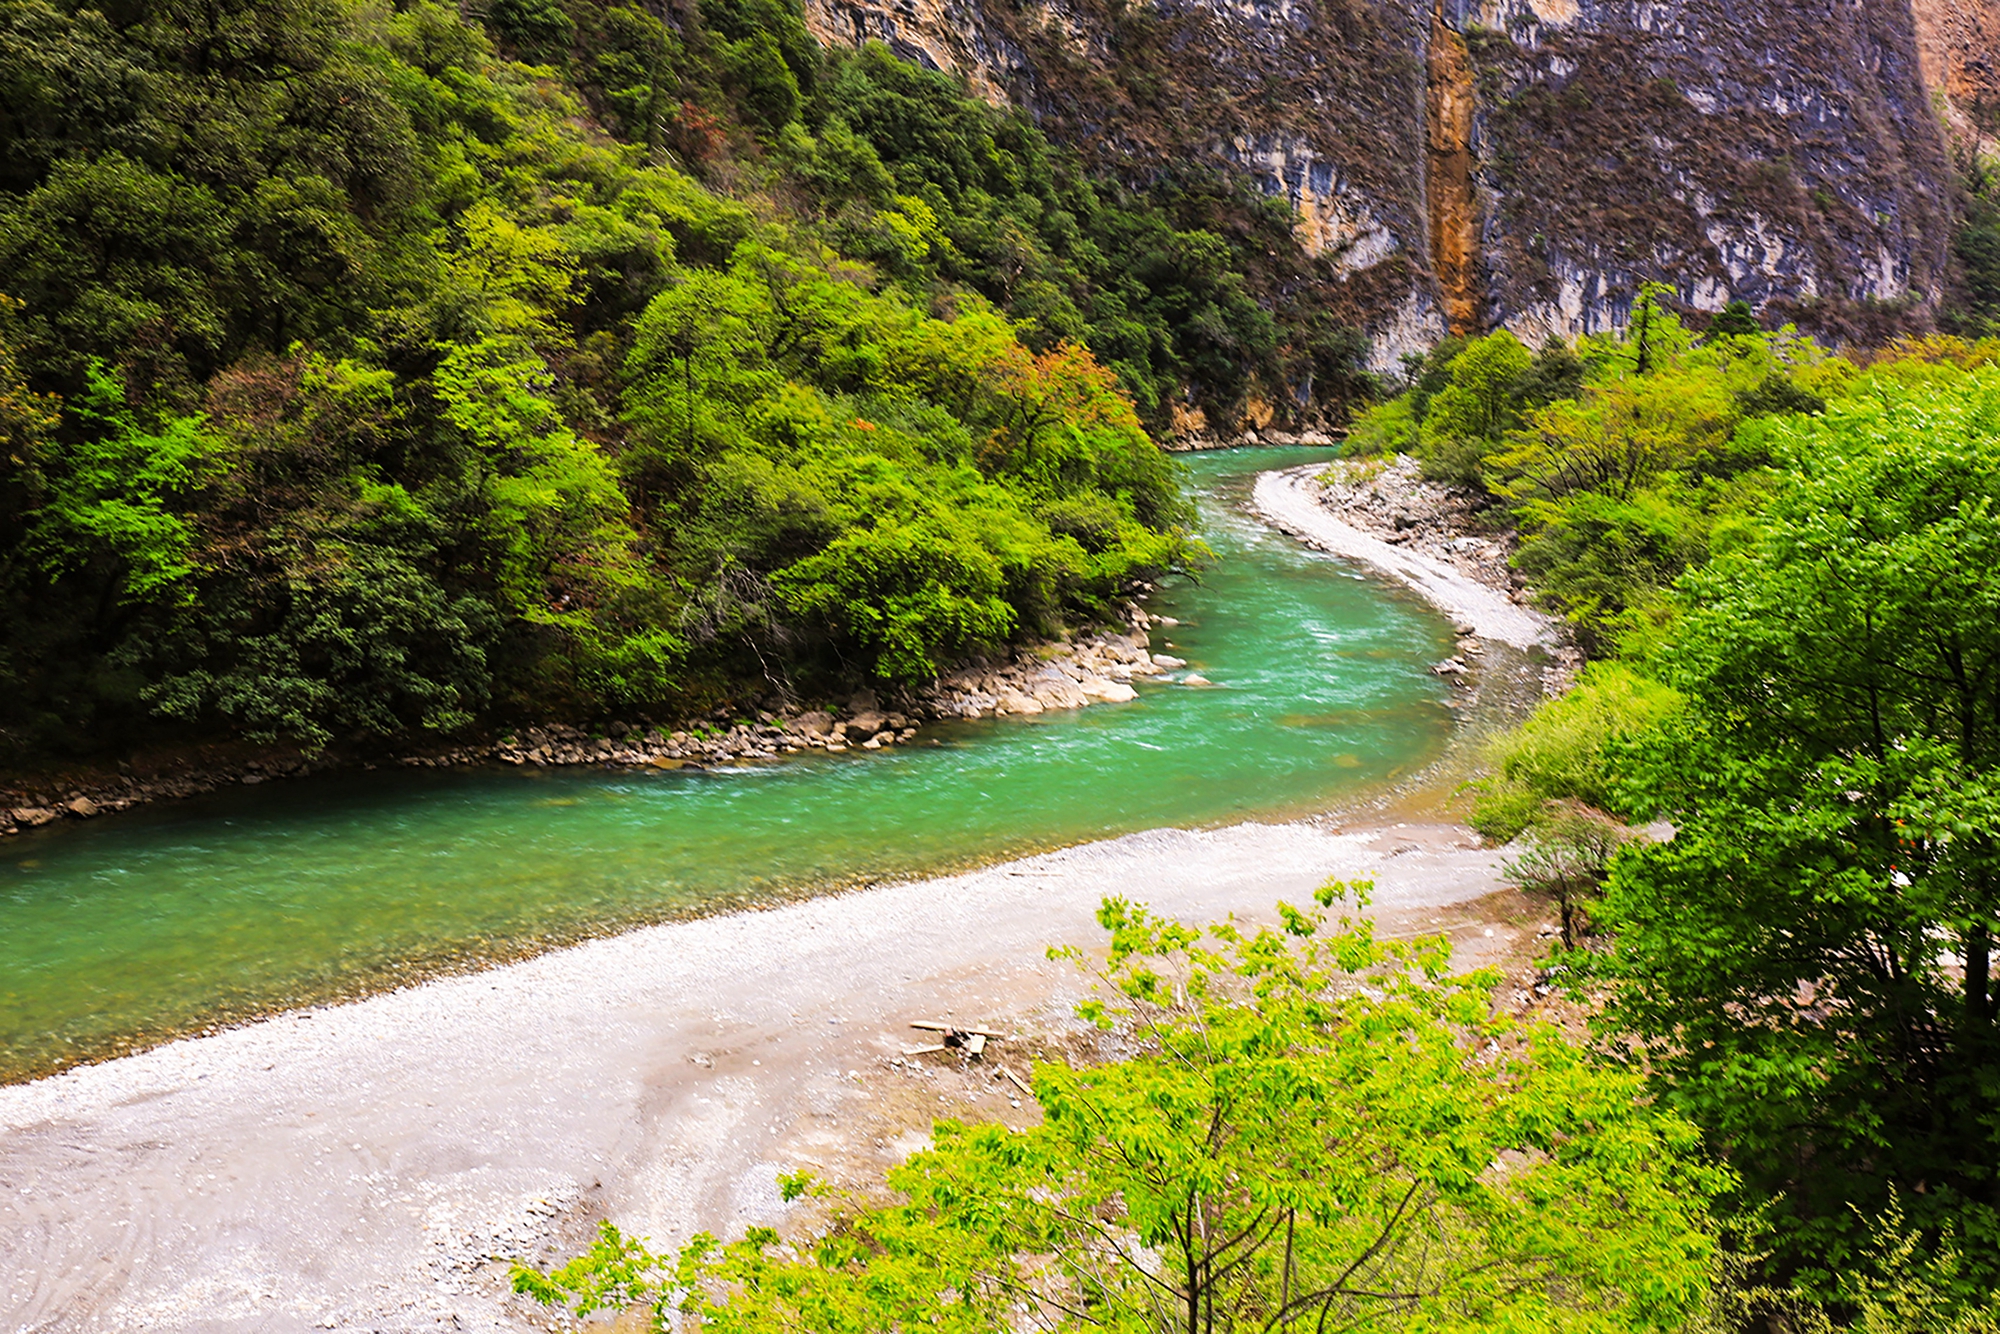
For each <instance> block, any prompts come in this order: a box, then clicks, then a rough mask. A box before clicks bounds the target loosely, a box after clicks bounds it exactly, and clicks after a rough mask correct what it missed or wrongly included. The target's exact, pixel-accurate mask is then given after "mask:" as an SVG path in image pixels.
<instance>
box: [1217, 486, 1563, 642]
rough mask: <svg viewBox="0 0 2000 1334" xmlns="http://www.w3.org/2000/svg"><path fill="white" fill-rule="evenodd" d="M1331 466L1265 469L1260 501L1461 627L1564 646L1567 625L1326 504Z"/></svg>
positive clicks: (1265, 514)
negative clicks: (1324, 481)
mask: <svg viewBox="0 0 2000 1334" xmlns="http://www.w3.org/2000/svg"><path fill="white" fill-rule="evenodd" d="M1329 466H1333V465H1327V464H1316V463H1315V464H1307V465H1305V466H1303V467H1298V468H1284V469H1278V470H1274V471H1271V472H1264V473H1259V474H1258V475H1257V484H1256V487H1255V489H1254V491H1253V492H1252V505H1253V508H1254V509H1255V511H1256V513H1257V514H1258V516H1259V517H1261V518H1263V519H1264V520H1265V521H1266V522H1268V523H1269V524H1271V525H1272V526H1273V527H1274V528H1277V529H1278V530H1279V531H1281V532H1284V533H1288V534H1290V535H1291V536H1292V537H1294V538H1296V539H1298V540H1299V541H1300V542H1303V543H1305V544H1306V545H1307V546H1309V547H1312V548H1314V549H1315V550H1318V551H1325V552H1328V553H1330V554H1332V555H1336V556H1344V557H1346V558H1347V559H1349V560H1354V561H1358V562H1360V563H1362V564H1364V565H1367V566H1369V567H1370V568H1372V569H1375V570H1378V571H1380V572H1382V573H1383V574H1386V575H1388V576H1390V577H1391V578H1392V579H1395V580H1396V581H1397V582H1398V583H1401V584H1403V585H1405V586H1407V587H1408V588H1410V589H1412V590H1413V591H1415V592H1416V593H1417V594H1418V595H1420V596H1421V597H1423V598H1424V600H1425V601H1427V602H1429V603H1430V604H1431V605H1433V606H1435V607H1436V608H1437V609H1438V610H1440V611H1442V612H1444V613H1445V614H1446V615H1447V616H1450V617H1452V618H1454V619H1455V620H1456V621H1457V622H1458V624H1459V625H1460V626H1461V627H1470V630H1471V633H1473V634H1476V635H1479V636H1481V637H1483V638H1487V639H1496V640H1499V641H1500V642H1501V643H1503V644H1509V645H1512V646H1513V647H1515V648H1518V649H1523V650H1528V649H1536V648H1540V649H1556V648H1559V647H1560V646H1561V644H1562V632H1561V622H1559V621H1557V620H1556V619H1555V618H1554V617H1552V616H1548V615H1546V614H1544V613H1542V612H1538V611H1535V610H1534V609H1532V608H1530V607H1526V606H1523V605H1521V604H1520V603H1519V602H1516V601H1515V600H1514V598H1513V597H1512V596H1511V595H1510V594H1509V593H1508V592H1505V591H1502V590H1501V589H1498V588H1495V587H1493V586H1492V585H1491V584H1490V583H1488V582H1484V581H1482V580H1481V579H1479V578H1478V577H1476V576H1475V575H1473V574H1471V573H1468V572H1467V571H1466V570H1465V569H1463V568H1460V567H1459V566H1458V565H1456V564H1454V563H1453V562H1450V561H1448V560H1445V559H1443V558H1441V557H1439V556H1436V555H1432V554H1429V553H1426V552H1421V551H1412V550H1409V549H1407V548H1404V547H1401V546H1398V545H1396V544H1394V543H1392V542H1390V541H1387V540H1385V539H1384V538H1383V537H1381V536H1378V535H1376V534H1374V533H1370V532H1368V531H1367V530H1365V529H1363V528H1361V527H1360V526H1358V525H1357V524H1355V523H1353V522H1351V521H1350V519H1349V518H1348V517H1346V516H1342V515H1340V514H1337V513H1336V512H1335V510H1334V509H1333V508H1332V507H1331V506H1330V505H1329V504H1328V503H1327V502H1326V499H1325V496H1326V491H1325V489H1324V488H1323V487H1322V486H1321V485H1320V475H1321V474H1322V473H1324V472H1325V471H1326V470H1327V468H1328V467H1329Z"/></svg>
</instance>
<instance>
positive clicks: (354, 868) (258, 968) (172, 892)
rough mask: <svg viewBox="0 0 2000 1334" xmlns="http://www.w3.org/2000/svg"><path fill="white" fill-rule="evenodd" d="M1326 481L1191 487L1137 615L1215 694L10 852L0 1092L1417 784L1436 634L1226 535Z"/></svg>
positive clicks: (3, 866) (324, 802)
mask: <svg viewBox="0 0 2000 1334" xmlns="http://www.w3.org/2000/svg"><path fill="white" fill-rule="evenodd" d="M1324 457H1327V454H1326V452H1324V451H1319V452H1312V451H1306V450H1277V449H1258V450H1242V451H1227V452H1219V453H1211V454H1201V455H1196V456H1194V457H1193V461H1192V462H1191V463H1190V465H1189V485H1190V486H1191V487H1192V488H1193V489H1194V491H1195V493H1196V494H1197V496H1198V498H1199V500H1200V504H1201V512H1202V519H1203V525H1204V531H1205V533H1206V536H1207V538H1208V540H1209V543H1210V545H1211V546H1213V547H1214V548H1215V551H1216V554H1217V555H1218V557H1219V558H1220V559H1219V560H1218V561H1217V562H1216V564H1215V565H1214V566H1213V567H1212V568H1211V569H1210V570H1209V571H1208V572H1207V573H1206V574H1205V575H1204V577H1203V579H1202V582H1200V583H1199V584H1194V583H1189V582H1185V581H1180V580H1174V581H1169V582H1168V583H1167V584H1165V585H1163V586H1162V587H1161V589H1160V591H1159V592H1158V593H1157V594H1156V595H1155V596H1154V598H1153V601H1152V603H1151V608H1152V610H1153V611H1155V612H1157V613H1164V614H1167V615H1171V616H1175V617H1178V618H1180V620H1181V622H1182V624H1181V625H1180V626H1179V627H1178V628H1175V629H1170V630H1165V631H1156V632H1155V636H1154V648H1155V649H1156V650H1166V649H1167V645H1168V644H1171V646H1172V647H1171V649H1170V650H1169V651H1171V652H1173V653H1175V654H1176V655H1178V656H1180V657H1183V658H1186V659H1187V660H1188V661H1189V663H1190V664H1191V665H1192V667H1194V668H1198V669H1199V670H1200V671H1201V672H1202V673H1203V674H1205V675H1206V676H1208V677H1209V678H1211V679H1212V680H1213V681H1214V682H1215V685H1214V686H1212V687H1208V688H1201V687H1189V686H1182V685H1177V684H1173V683H1170V682H1159V683H1147V684H1142V685H1141V686H1140V695H1139V698H1138V700H1137V701H1135V702H1133V703H1130V704H1124V705H1101V706H1097V707H1093V708H1089V709H1084V710H1081V711H1077V712H1072V713H1053V714H1047V715H1044V716H1041V717H1036V718H1029V719H1008V720H999V721H982V722H975V723H960V724H952V725H949V726H934V727H930V728H926V729H925V731H924V732H923V733H921V734H919V738H918V740H917V742H916V743H914V744H912V745H910V746H907V747H899V748H897V749H894V750H887V751H882V752H879V753H863V752H849V753H848V754H845V755H832V756H829V755H815V756H812V757H810V758H806V757H798V758H793V759H789V760H784V761H779V762H772V763H767V764H759V765H743V766H738V767H732V768H728V769H722V770H715V771H705V772H704V771H689V772H664V771H653V770H645V771H636V772H634V771H626V770H607V769H581V768H579V769H558V770H529V771H525V772H524V771H521V770H515V769H499V768H493V769H472V770H462V771H429V770H417V771H411V770H401V769H399V770H396V771H394V772H382V771H377V772H370V773H350V774H339V775H324V776H320V777H314V778H307V779H300V780H296V781H290V782H280V783H272V784H266V785H264V786H261V787H255V788H240V789H232V790H230V791H228V792H221V793H216V794H213V795H211V796H208V797H203V798H198V799H195V800H192V801H188V802H183V803H177V804H172V805H166V806H161V807H157V808H151V809H145V810H141V811H137V812H133V813H130V814H126V815H121V816H117V817H114V818H110V819H105V820H99V821H94V822H92V823H89V824H63V825H60V826H55V827H51V828H49V829H46V830H41V831H37V832H36V833H33V834H27V835H22V836H20V837H17V838H13V839H10V840H8V841H7V842H6V844H5V845H4V846H0V1080H18V1079H21V1078H26V1077H31V1076H33V1075H36V1074H40V1073H45V1072H47V1071H49V1070H52V1069H57V1068H61V1067H63V1066H66V1065H71V1064H74V1063H76V1062H78V1061H84V1060H90V1059H94V1058H96V1057H100V1056H104V1055H109V1054H112V1053H115V1052H119V1051H124V1050H130V1049H132V1048H133V1047H135V1046H138V1045H144V1044H146V1043H149V1042H152V1041H156V1040H158V1039H159V1038H161V1037H164V1036H167V1035H171V1034H174V1033H179V1032H186V1031H189V1030H192V1029H198V1028H201V1027H203V1026H205V1025H208V1024H211V1023H215V1022H220V1021H224V1020H228V1019H233V1018H240V1017H243V1016H246V1015H252V1014H256V1013H260V1012H267V1011H270V1010H273V1009H277V1008H281V1007H284V1006H287V1005H293V1004H300V1003H307V1002H311V1001H316V1000H324V999H329V998H332V997H337V996H343V995H351V994H355V993H357V992H360V991H364V990H367V989H370V988H377V987H381V986H383V985H388V984H392V983H394V982H395V981H397V980H399V979H402V978H408V977H412V976H418V975H421V974H423V973H425V972H427V971H431V970H435V969H438V968H448V967H459V966H464V965H466V964H468V963H472V962H476V961H478V960H481V959H487V958H497V957H507V956H510V955H515V954H519V953H522V952H525V951H528V950H532V949H535V948H538V947H540V946H543V945H546V944H548V943H551V942H556V941H562V940H569V939H575V938H577V937H578V936H581V935H586V934H590V933H592V932H600V931H604V930H607V929H612V928H615V927H617V926H620V925H625V924H629V923H634V922H641V921H652V920H660V919H663V918H668V917H673V916H676V915H683V914H686V913H690V912H699V911H713V910H716V909H718V908H721V907H727V906H734V905H740V904H744V903H752V902H757V901H760V900H767V899H772V898H776V897H778V896H780V895H783V894H788V893H798V892H807V891H810V890H812V889H814V888H824V887H829V886H834V885H843V884H854V883H857V882H862V881H867V880H871V879H880V878H884V877H892V876H907V875H911V874H916V873H921V872H927V871H939V870H945V869H949V868H953V867H958V866H964V865H967V864H970V863H974V862H978V861H990V860H996V859H999V858H1002V857H1005V856H1009V855H1014V854H1020V853H1025V852H1029V851H1034V850H1038V849H1045V848H1049V847H1055V846H1059V845H1063V844H1068V843H1076V842H1081V841H1085V840H1089V839H1095V838H1102V837H1107V836H1111V835H1116V834H1121V833H1126V832H1129V831H1132V830H1136V829H1145V828H1150V827H1154V826H1160V825H1183V826H1198V825H1213V824H1224V823H1228V822H1231V821H1235V820H1240V819H1245V818H1250V817H1282V816H1287V815H1297V814H1301V813H1304V812H1308V811H1311V810H1315V809H1323V808H1324V807H1325V806H1327V805H1328V804H1330V803H1332V802H1335V801H1338V800H1340V799H1341V798H1343V797H1344V796H1348V795H1352V794H1354V793H1356V792H1358V791H1360V790H1363V789H1366V788H1370V787H1379V786H1381V785H1382V784H1384V783H1385V782H1387V781H1389V780H1392V779H1394V778H1396V777H1398V776H1400V775H1403V774H1407V773H1409V772H1411V771H1412V770H1414V769H1416V768H1418V767H1420V766H1422V765H1423V764H1424V763H1426V762H1427V761H1428V760H1430V759H1431V758H1432V757H1433V756H1434V755H1435V754H1436V753H1437V752H1438V750H1439V748H1440V746H1441V744H1442V742H1443V741H1444V739H1445V736H1446V733H1447V732H1448V730H1449V727H1450V717H1451V715H1450V712H1449V710H1447V709H1446V708H1445V707H1444V703H1443V701H1444V697H1445V694H1446V689H1445V687H1444V686H1443V685H1442V684H1440V683H1439V682H1438V680H1437V679H1436V678H1435V677H1433V676H1431V675H1430V673H1429V672H1428V671H1426V670H1425V668H1426V665H1427V664H1429V663H1431V662H1434V661H1436V660H1437V659H1438V658H1440V657H1443V656H1445V655H1446V654H1447V652H1448V651H1449V647H1450V644H1451V634H1450V629H1449V627H1448V626H1447V625H1445V623H1444V622H1443V621H1442V620H1441V619H1439V618H1438V617H1437V616H1436V615H1435V614H1433V613H1432V612H1430V611H1429V610H1428V609H1427V608H1425V607H1424V606H1423V605H1421V604H1419V603H1416V602H1415V601H1413V600H1412V599H1410V598H1408V597H1406V596H1404V595H1402V594H1400V593H1399V592H1396V591H1393V590H1390V589H1386V588H1384V587H1383V586H1381V585H1380V584H1378V583H1375V582H1373V581H1370V580H1364V579H1362V578H1360V577H1358V576H1357V575H1356V574H1355V573H1354V572H1352V571H1351V570H1349V569H1347V568H1346V567H1345V566H1343V565H1342V564H1340V563H1338V562H1335V561H1332V560H1330V559H1328V558H1326V557H1322V556H1317V555H1314V554H1313V553H1311V552H1308V551H1306V550H1305V549H1303V548H1302V547H1300V546H1299V545H1298V544H1296V543H1294V542H1292V541H1291V540H1290V539H1288V538H1285V537H1282V536H1279V535H1277V534H1275V533H1273V532H1271V531H1270V530H1268V529H1266V528H1264V527H1263V526H1261V525H1260V524H1258V523H1256V522H1255V521H1253V520H1252V519H1250V518H1249V517H1248V516H1247V515H1246V514H1245V513H1244V512H1243V509H1242V502H1243V500H1244V498H1245V497H1246V496H1247V494H1248V490H1249V486H1250V479H1251V477H1252V475H1253V474H1254V473H1255V472H1256V471H1258V470H1259V469H1263V468H1270V467H1279V466H1287V465H1290V464H1293V463H1300V462H1306V461H1311V460H1315V459H1319V458H1324ZM1163 641H1165V642H1163ZM931 741H936V742H940V743H942V744H937V745H933V744H929V743H930V742H931Z"/></svg>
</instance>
